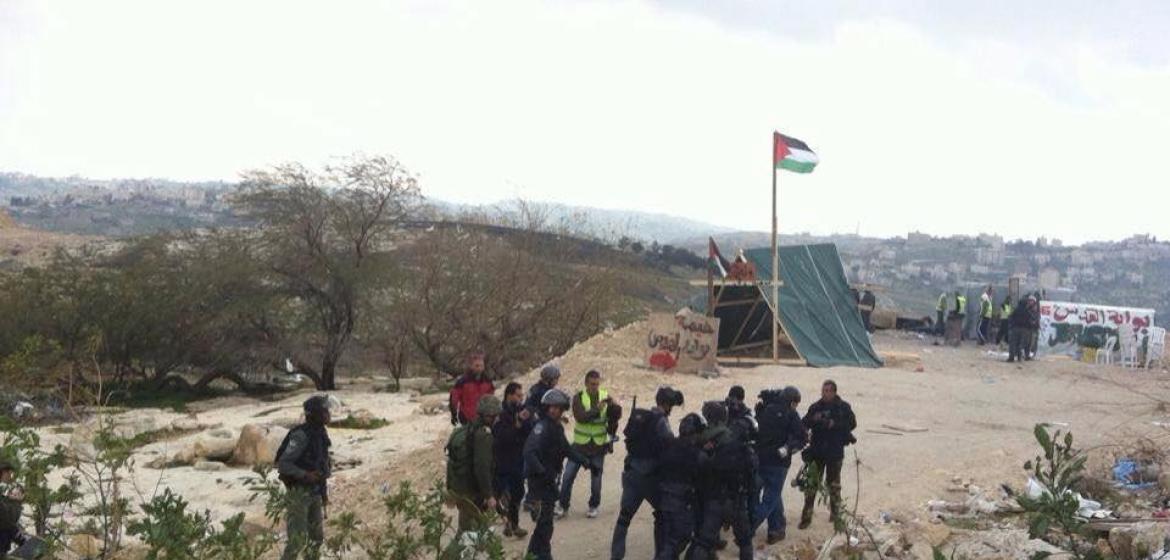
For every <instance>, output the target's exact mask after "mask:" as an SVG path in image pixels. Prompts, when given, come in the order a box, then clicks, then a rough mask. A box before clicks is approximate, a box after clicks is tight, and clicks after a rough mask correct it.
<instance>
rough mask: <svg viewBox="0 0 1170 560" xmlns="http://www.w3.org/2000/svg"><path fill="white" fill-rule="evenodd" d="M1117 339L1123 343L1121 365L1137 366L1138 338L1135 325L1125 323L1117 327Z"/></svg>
mask: <svg viewBox="0 0 1170 560" xmlns="http://www.w3.org/2000/svg"><path fill="white" fill-rule="evenodd" d="M1117 339H1118V342H1120V343H1121V361H1120V362H1119V363H1120V364H1121V367H1128V368H1137V366H1138V357H1137V355H1138V346H1140V345H1139V344H1138V339H1137V330H1136V329H1134V328H1133V325H1131V324H1129V323H1125V324H1123V325H1121V326H1120V327H1118V328H1117Z"/></svg>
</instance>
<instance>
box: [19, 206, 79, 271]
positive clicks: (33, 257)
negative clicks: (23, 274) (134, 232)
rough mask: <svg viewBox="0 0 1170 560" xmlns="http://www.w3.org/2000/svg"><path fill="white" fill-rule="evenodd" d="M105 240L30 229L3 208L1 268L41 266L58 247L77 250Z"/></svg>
mask: <svg viewBox="0 0 1170 560" xmlns="http://www.w3.org/2000/svg"><path fill="white" fill-rule="evenodd" d="M101 241H102V239H101V238H100V237H95V236H86V235H74V234H69V233H58V232H52V231H43V230H39V229H33V228H28V227H25V226H23V225H20V224H18V223H17V222H16V221H15V220H13V219H12V218H11V217H10V216H8V214H7V213H5V212H4V211H3V210H0V270H14V269H18V268H23V267H26V266H39V265H42V264H44V263H45V262H46V261H47V260H48V259H49V258H50V257H51V256H52V255H53V252H54V251H56V250H57V249H66V250H75V249H79V248H81V247H84V246H86V245H88V244H94V243H98V242H101Z"/></svg>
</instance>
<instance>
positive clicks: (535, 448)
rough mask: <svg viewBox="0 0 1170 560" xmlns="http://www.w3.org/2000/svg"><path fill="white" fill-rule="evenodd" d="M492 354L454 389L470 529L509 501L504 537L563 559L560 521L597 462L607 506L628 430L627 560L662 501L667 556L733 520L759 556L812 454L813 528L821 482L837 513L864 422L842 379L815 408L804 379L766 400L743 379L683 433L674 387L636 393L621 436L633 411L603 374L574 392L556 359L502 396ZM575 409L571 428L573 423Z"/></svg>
mask: <svg viewBox="0 0 1170 560" xmlns="http://www.w3.org/2000/svg"><path fill="white" fill-rule="evenodd" d="M482 359H483V357H482V355H473V356H471V357H470V358H469V359H468V371H467V373H466V374H465V375H464V376H463V377H461V378H460V379H459V381H458V382H457V383H456V385H455V387H453V388H452V391H451V398H450V402H451V419H452V423H453V424H455V425H457V427H456V429H455V430H454V431H453V433H452V434H451V437H450V439H449V440H448V444H447V459H448V466H447V488H448V490H449V491H450V494H451V497H452V499H453V500H454V503H455V506H456V507H457V509H458V510H459V521H458V529H457V530H458V533H459V535H463V534H465V533H477V532H479V531H482V530H485V529H486V522H487V520H488V519H490V518H491V515H489V514H490V513H492V512H496V513H498V514H499V515H500V517H502V519H503V521H504V535H505V536H510V537H516V538H524V537H529V542H528V554H529V555H531V556H533V557H535V558H537V559H539V560H545V559H551V558H552V549H551V539H552V535H553V525H554V522H555V520H556V519H558V518H562V517H564V516H566V515H568V513H569V511H570V507H571V505H572V491H573V486H574V482H575V480H576V477H577V475H578V474H579V473H580V471H581V470H582V469H584V470H587V471H589V473H590V485H589V490H590V495H589V500H588V503H587V505H586V514H585V515H586V517H588V518H596V517H598V515H599V508H600V506H601V487H602V473H603V472H604V469H605V462H606V461H605V459H606V457H607V456H608V455H609V454H611V453H613V451H614V444H615V443H616V442H618V441H619V440H624V443H625V446H626V451H627V453H626V458H625V463H624V465H623V470H622V476H621V485H622V491H621V500H620V504H619V511H618V517H617V522H616V523H615V526H614V529H613V535H612V539H611V542H610V557H611V558H612V559H614V560H621V559H623V558H624V557H625V555H626V537H627V534H628V532H629V528H630V525H631V523H632V521H633V519H634V517H635V516H636V514H637V512H638V511H639V509H640V508H641V506H642V504H643V503H644V502H645V503H648V504H649V505H650V508H651V509H652V510H653V516H654V551H655V554H654V557H655V558H659V559H677V558H680V557H683V555H684V554H685V557H686V558H687V559H706V558H712V557H714V552H715V551H716V550H719V549H721V548H723V547H725V546H727V542H726V541H725V540H723V538H722V536H721V534H722V530H723V529H724V528H725V527H729V528H730V529H731V530H732V533H733V536H734V542H735V544H736V546H737V547H738V549H739V556H740V558H752V555H753V547H752V538H753V536H754V535H755V533H756V531H757V529H758V527H759V526H760V525H763V524H765V523H766V524H767V541H768V542H769V543H774V542H777V541H779V540H783V539H784V538H785V536H786V529H787V527H786V519H785V516H784V505H783V500H782V495H783V488H784V484H785V481H786V479H787V475H788V471H789V469H790V468H791V466H792V458H793V457H794V456H795V455H797V454H801V456H802V459H803V463H804V466H803V468H802V470H801V475H800V476H799V477H798V479H799V486H800V487H801V489H802V490H803V491H804V492H805V497H804V508H803V510H802V514H801V520H800V527H801V528H806V527H808V526H809V524H810V523H811V522H812V515H813V507H814V504H815V501H816V496H817V492H818V490H825V491H827V494H828V495H829V498H830V500H829V501H830V519H837V518H838V515H839V513H840V489H841V484H840V480H841V467H842V464H843V460H844V448H845V446H847V445H850V444H851V443H853V442H854V441H855V440H854V438H853V435H852V432H853V430H854V428H855V427H856V424H857V423H856V418H855V416H854V415H853V411H852V409H851V408H850V406H849V404H848V403H846V402H845V401H844V400H842V399H841V398H840V397H839V396H837V386H836V383H834V382H832V381H826V382H825V383H824V384H823V386H822V389H821V398H820V400H818V401H817V402H816V403H814V404H813V405H812V406H810V407H809V409H808V411H807V412H806V413H805V415H804V416H803V417H802V416H801V415H800V414H799V412H798V406H799V404H800V392H799V391H798V390H797V389H796V388H795V387H786V388H784V389H769V390H765V391H762V392H761V393H760V395H759V402H758V403H756V405H755V407H754V410H753V408H752V407H749V406H748V405H747V403H746V402H745V399H744V397H745V393H744V390H743V388H742V387H738V386H737V387H732V389H731V391H730V392H729V394H728V397H727V399H726V400H722V401H708V402H705V403H703V405H702V407H701V412H700V413H690V414H687V415H685V416H684V417H683V418H682V419H681V420H680V421H679V423H678V431H677V435H676V433H675V430H674V429H673V428H672V425H671V424H672V423H671V421H670V415H671V413H672V411H674V410H676V409H677V408H678V407H681V406H682V405H683V403H684V397H683V394H682V392H680V391H678V390H676V389H673V388H671V387H669V386H663V387H660V388H659V389H658V390H657V391H656V393H655V398H654V405H653V406H652V407H650V408H638V407H637V402H636V401H635V402H634V403H633V406H632V408H631V410H630V411H629V417H628V418H627V419H626V423H625V428H624V429H623V430H622V432H621V437H620V438H619V437H618V433H617V431H618V428H619V423H620V420H621V419H622V417H623V410H622V407H621V406H620V405H619V404H618V403H617V402H615V400H614V399H613V397H612V396H610V395H609V394H608V391H607V390H606V389H604V388H603V387H602V376H601V373H600V372H598V371H596V370H590V371H589V372H587V373H586V374H585V378H584V387H583V388H582V389H581V390H579V391H577V392H576V393H575V394H574V395H573V396H572V397H570V396H569V395H568V394H567V393H566V392H564V391H562V390H561V389H559V388H558V387H557V386H558V384H559V382H560V370H559V369H557V367H556V366H551V365H550V366H546V367H545V368H544V369H543V370H542V371H541V375H540V381H539V382H537V383H535V384H533V386H532V387H531V388H530V389H529V391H528V392H527V396H525V393H524V391H523V388H522V387H521V386H520V385H519V384H517V383H509V384H508V385H507V387H506V388H505V390H504V398H503V400H500V399H499V398H497V397H496V396H495V388H494V386H492V384H491V381H490V380H488V379H487V377H486V376H485V375H484V374H483V366H482ZM570 417H571V418H572V420H573V428H572V432H571V437H570V436H567V435H566V429H565V425H566V424H568V422H569V418H570ZM795 485H797V484H794V486H795ZM521 510H526V511H528V512H529V514H530V515H531V518H532V520H533V522H534V528H533V530H532V533H531V536H529V533H528V532H527V531H525V530H524V529H523V528H521V527H520V519H519V517H520V511H521Z"/></svg>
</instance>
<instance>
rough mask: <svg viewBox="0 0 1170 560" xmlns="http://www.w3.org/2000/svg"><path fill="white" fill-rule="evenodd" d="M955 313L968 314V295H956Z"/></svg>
mask: <svg viewBox="0 0 1170 560" xmlns="http://www.w3.org/2000/svg"><path fill="white" fill-rule="evenodd" d="M955 313H958V314H959V315H966V314H967V296H955Z"/></svg>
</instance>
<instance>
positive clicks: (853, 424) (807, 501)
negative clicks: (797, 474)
mask: <svg viewBox="0 0 1170 560" xmlns="http://www.w3.org/2000/svg"><path fill="white" fill-rule="evenodd" d="M801 422H802V423H803V424H804V427H805V428H807V429H808V430H809V431H810V441H809V446H808V449H806V450H805V451H804V453H803V455H802V458H803V459H804V462H805V463H807V465H808V468H809V471H810V475H811V474H812V473H813V472H816V473H819V474H820V479H821V480H822V481H823V483H824V484H825V485H826V486H828V489H829V508H830V514H829V515H830V518H831V519H836V517H837V513H838V508H839V507H840V504H841V465H842V463H843V462H844V460H845V446H846V445H849V444H851V443H853V442H854V439H853V430H854V429H855V428H857V417H856V416H854V415H853V407H851V406H849V403H847V402H845V400H844V399H842V398H841V397H836V398H834V399H833V401H832V402H828V403H826V402H824V401H817V402H815V403H813V404H812V406H810V407H808V412H806V413H805V415H804V419H803V420H802V421H801ZM815 502H816V493H815V492H805V494H804V511H803V513H802V514H801V522H802V524H803V523H804V522H806V521H807V520H808V519H811V518H812V509H813V504H814V503H815Z"/></svg>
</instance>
